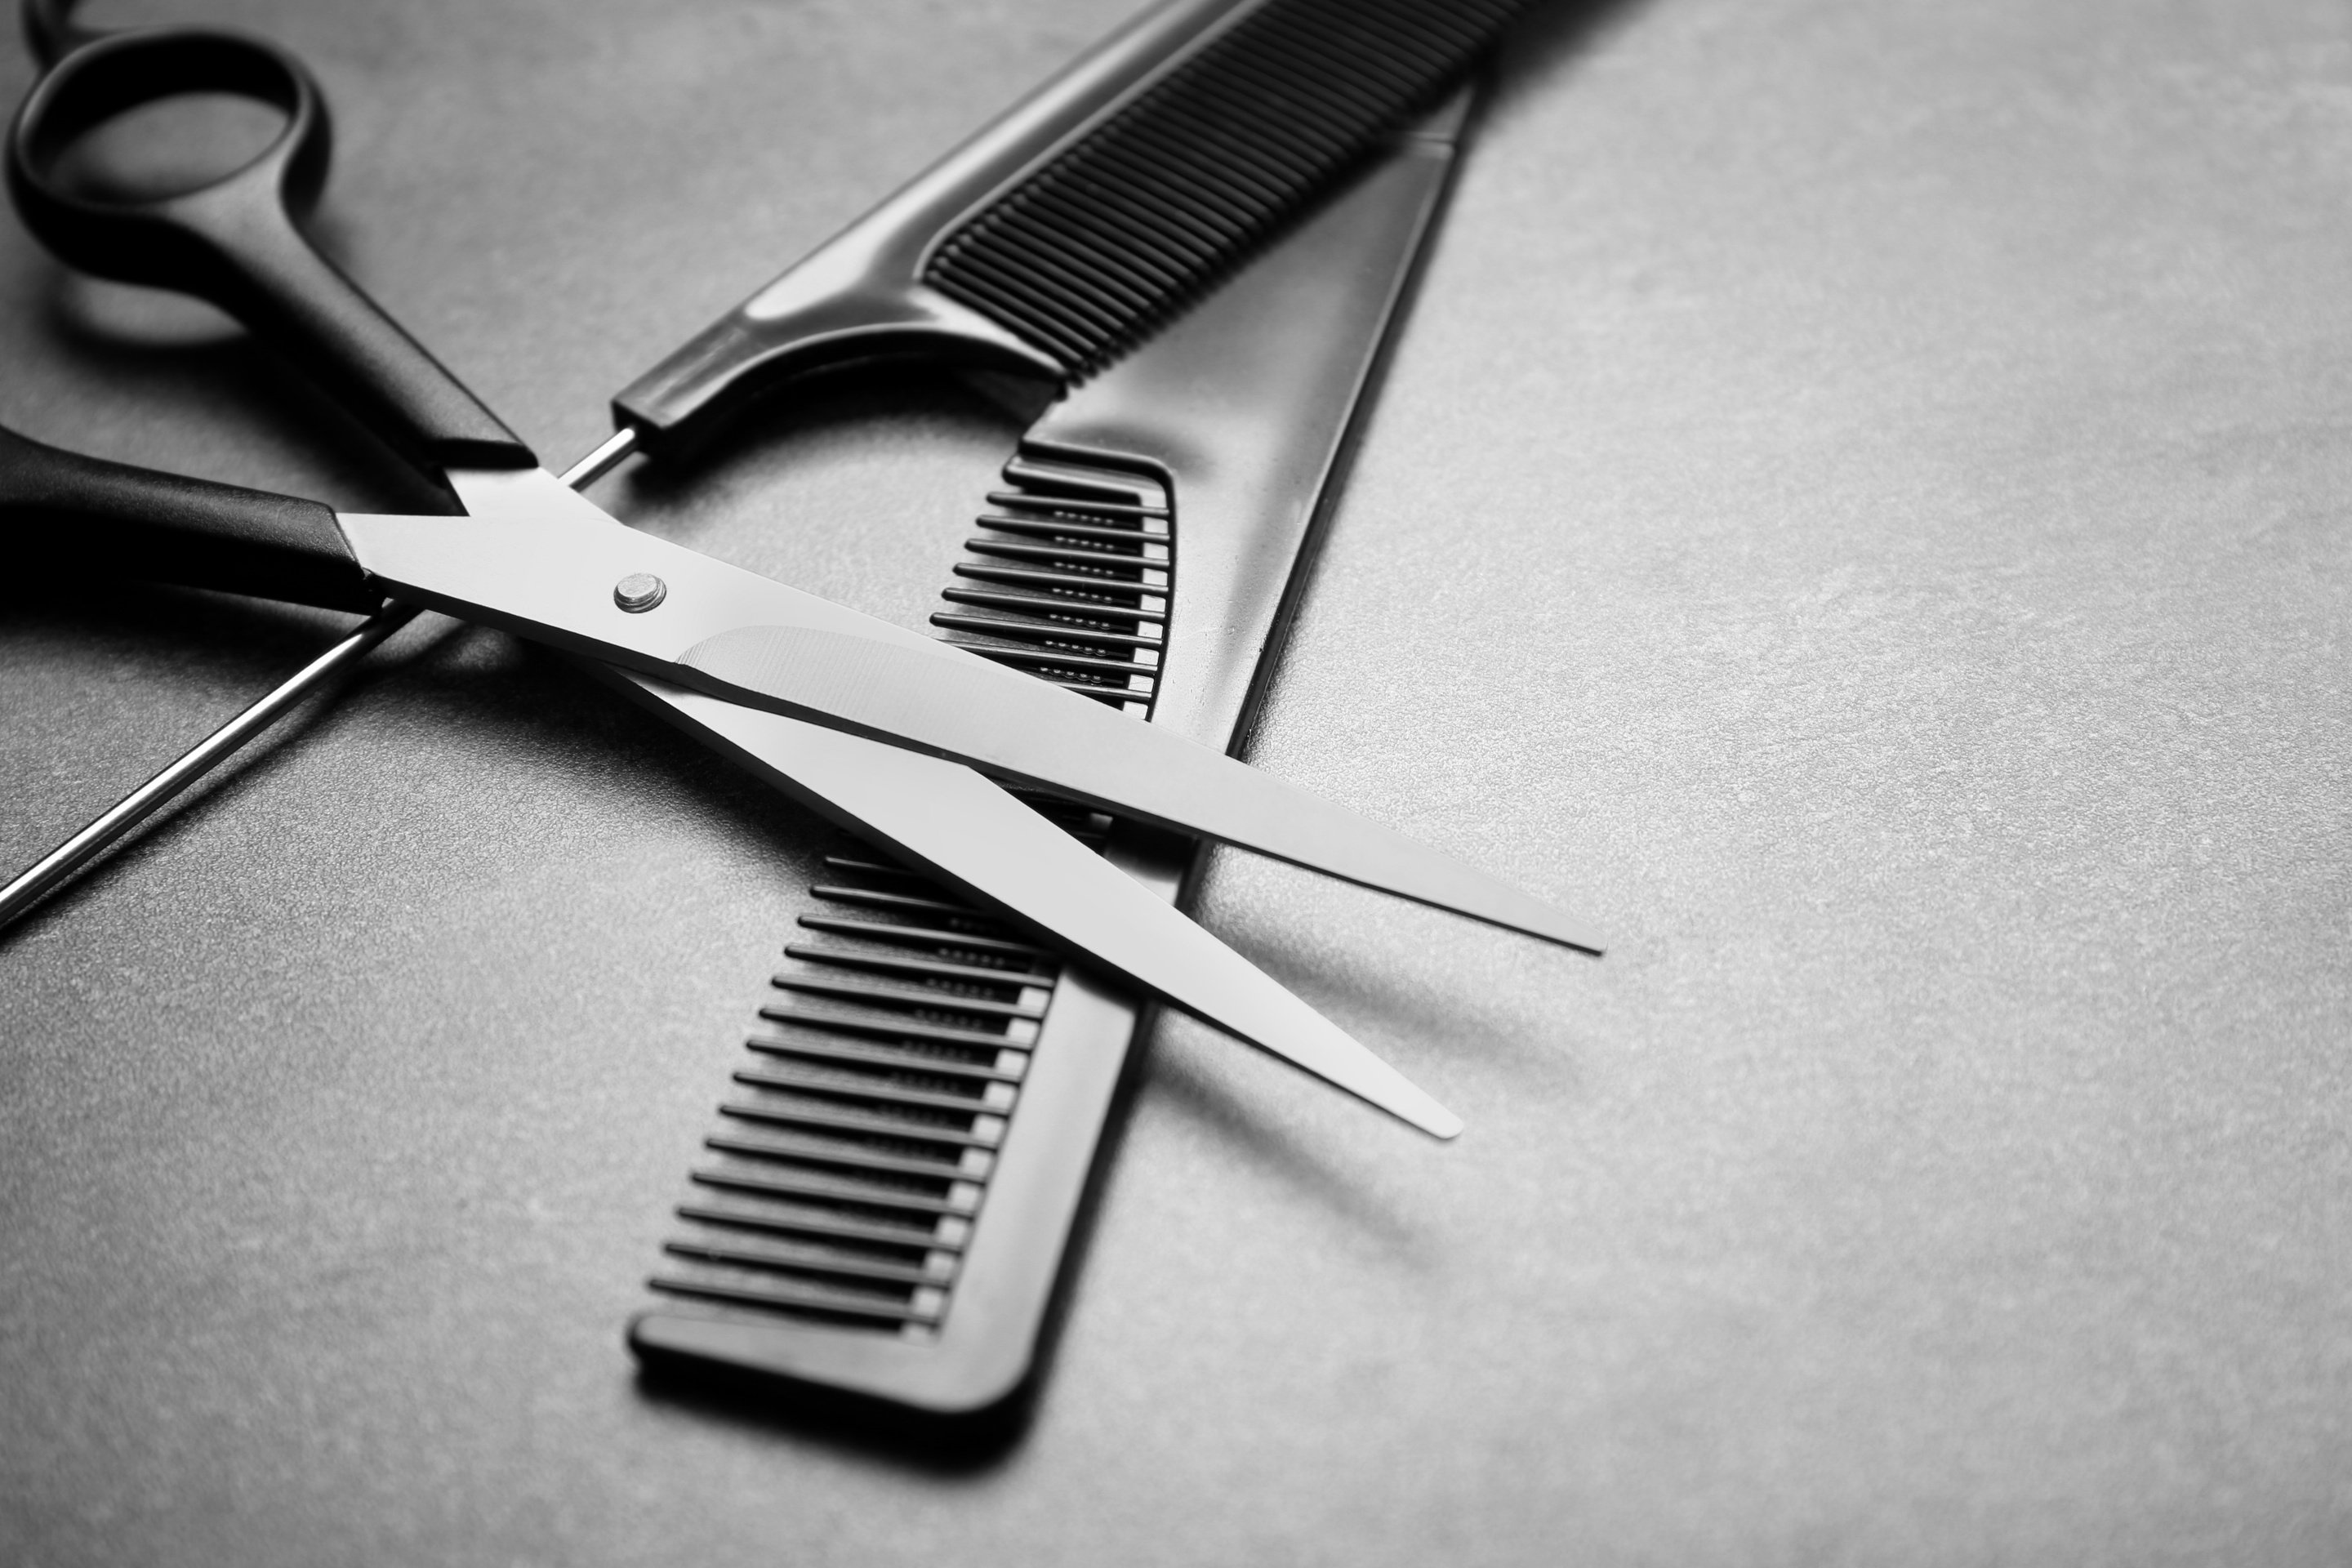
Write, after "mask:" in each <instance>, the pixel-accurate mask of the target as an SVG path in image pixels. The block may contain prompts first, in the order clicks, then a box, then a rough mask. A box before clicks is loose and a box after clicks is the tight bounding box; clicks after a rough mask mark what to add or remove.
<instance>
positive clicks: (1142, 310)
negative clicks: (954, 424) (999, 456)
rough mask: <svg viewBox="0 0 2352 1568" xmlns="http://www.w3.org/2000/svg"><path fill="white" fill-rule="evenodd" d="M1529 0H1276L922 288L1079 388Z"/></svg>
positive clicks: (1101, 127) (1044, 171) (1203, 52)
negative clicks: (1077, 380)
mask: <svg viewBox="0 0 2352 1568" xmlns="http://www.w3.org/2000/svg"><path fill="white" fill-rule="evenodd" d="M1524 3H1525V0H1453V3H1452V4H1444V5H1432V4H1429V3H1427V0H1270V3H1269V4H1266V5H1261V6H1259V7H1258V8H1256V9H1255V10H1253V11H1250V12H1248V13H1247V14H1245V15H1244V16H1241V17H1239V18H1238V19H1237V20H1236V21H1235V22H1234V24H1233V25H1232V26H1230V27H1228V28H1226V29H1224V30H1223V31H1222V32H1220V33H1218V34H1217V35H1216V36H1215V37H1213V38H1212V39H1210V40H1209V41H1208V42H1207V43H1206V44H1204V45H1203V46H1202V47H1201V48H1200V49H1199V50H1198V51H1197V52H1195V53H1193V54H1192V56H1191V57H1190V58H1187V59H1185V60H1184V62H1183V63H1182V64H1181V65H1180V66H1178V67H1176V68H1174V69H1173V70H1171V71H1170V72H1169V73H1168V74H1167V75H1166V76H1164V77H1162V78H1161V79H1160V80H1159V81H1158V82H1156V83H1155V84H1154V85H1153V86H1151V87H1150V88H1149V89H1146V90H1145V91H1143V92H1142V93H1141V94H1140V95H1139V96H1138V97H1137V98H1136V99H1135V100H1134V101H1133V102H1131V103H1129V104H1128V105H1127V106H1126V107H1124V108H1122V109H1120V110H1118V111H1117V112H1116V113H1114V114H1112V115H1111V116H1110V117H1109V118H1108V119H1107V120H1105V121H1102V122H1101V123H1100V124H1098V125H1097V127H1096V128H1095V129H1093V130H1091V131H1089V132H1087V133H1086V134H1085V135H1083V136H1082V137H1080V138H1079V139H1078V140H1077V141H1076V142H1075V143H1074V144H1072V145H1071V146H1069V147H1068V148H1067V149H1066V150H1065V151H1064V152H1062V153H1060V154H1059V155H1058V156H1056V157H1055V158H1054V159H1053V160H1052V161H1051V162H1049V163H1046V164H1045V166H1044V167H1042V168H1040V169H1037V170H1036V171H1035V172H1034V173H1032V174H1028V175H1027V176H1026V177H1024V179H1023V180H1022V181H1021V182H1020V183H1019V184H1016V185H1014V186H1013V188H1012V189H1011V190H1010V191H1008V192H1006V193H1005V194H1004V195H1002V196H999V197H998V198H996V199H995V200H994V201H992V203H990V204H989V205H988V206H987V208H986V209H985V210H983V211H982V212H981V213H980V214H979V215H978V216H975V217H972V218H971V219H969V220H968V221H966V222H965V223H964V224H962V225H961V226H960V227H958V228H957V229H956V230H955V231H954V232H953V233H951V234H950V235H949V237H948V238H947V242H946V243H945V244H944V245H942V246H940V248H939V250H938V251H937V253H936V254H934V255H933V256H932V257H931V258H930V259H929V262H927V263H926V264H925V266H924V268H923V272H922V277H923V281H924V282H926V283H929V285H930V286H931V287H932V288H934V289H938V290H939V291H940V293H942V294H945V295H947V296H948V297H949V298H950V299H951V300H961V302H963V303H964V304H967V305H970V306H971V307H972V308H973V309H974V310H979V311H980V312H982V314H983V315H987V316H990V317H992V318H993V319H994V320H996V321H999V322H1002V323H1003V325H1005V326H1007V327H1010V328H1011V329H1012V330H1013V331H1014V332H1015V333H1017V334H1019V335H1020V336H1021V337H1022V338H1024V340H1026V341H1027V342H1031V343H1034V344H1035V345H1036V346H1038V347H1039V348H1042V349H1044V350H1045V351H1046V352H1047V353H1051V354H1052V355H1053V356H1054V357H1055V359H1056V360H1057V361H1059V362H1060V363H1062V364H1063V365H1065V366H1066V367H1067V368H1068V369H1069V370H1070V371H1072V372H1073V373H1076V374H1085V373H1086V372H1087V371H1088V370H1090V369H1092V368H1094V367H1095V366H1096V365H1097V364H1099V363H1101V362H1102V361H1103V360H1104V359H1105V358H1107V357H1108V356H1109V355H1112V354H1115V353H1118V351H1119V350H1120V349H1122V348H1124V347H1126V346H1127V345H1128V344H1129V343H1130V342H1134V341H1135V339H1136V338H1137V337H1138V336H1139V335H1140V334H1141V333H1143V332H1144V331H1148V330H1149V329H1150V327H1151V326H1152V325H1153V324H1154V323H1155V322H1157V321H1159V320H1160V318H1161V317H1163V316H1164V315H1166V314H1167V313H1168V312H1169V311H1171V310H1173V309H1175V308H1177V307H1179V306H1181V304H1182V303H1183V302H1184V301H1185V300H1188V299H1190V298H1191V297H1192V295H1194V294H1195V293H1197V292H1199V291H1200V290H1201V289H1202V287H1204V286H1205V285H1207V284H1209V283H1211V282H1213V280H1214V279H1216V278H1218V277H1219V276H1221V275H1222V274H1223V272H1224V271H1225V269H1226V268H1229V267H1230V266H1231V265H1232V264H1233V263H1234V260H1235V259H1237V258H1240V257H1241V256H1243V255H1245V254H1246V253H1247V252H1248V251H1249V250H1251V249H1252V248H1254V247H1255V246H1256V245H1257V244H1258V243H1259V242H1260V241H1262V240H1263V239H1264V237H1265V235H1266V234H1267V233H1268V232H1269V231H1270V230H1272V229H1273V228H1274V227H1275V226H1276V225H1277V224H1278V223H1279V222H1280V221H1281V220H1282V219H1283V217H1284V216H1286V215H1287V214H1288V213H1290V212H1291V211H1292V210H1293V209H1295V208H1297V206H1299V205H1301V204H1303V203H1304V202H1306V201H1307V199H1308V198H1310V197H1311V196H1313V195H1315V194H1316V193H1317V192H1318V191H1320V190H1321V189H1323V188H1324V187H1325V186H1326V185H1327V184H1329V182H1330V181H1332V180H1333V179H1334V178H1336V177H1337V176H1339V174H1343V173H1345V172H1346V171H1347V170H1348V169H1349V168H1350V167H1351V166H1353V165H1354V163H1356V162H1357V161H1358V160H1359V159H1360V157H1361V156H1362V154H1363V152H1364V149H1365V148H1366V147H1367V146H1368V145H1370V142H1372V141H1373V140H1374V139H1375V138H1377V137H1379V136H1380V135H1381V134H1382V133H1383V132H1388V131H1391V130H1392V129H1394V128H1395V127H1396V125H1397V124H1398V123H1399V122H1400V121H1402V120H1403V119H1404V117H1405V116H1406V115H1407V114H1409V113H1410V112H1411V111H1412V110H1414V109H1416V108H1419V107H1422V106H1423V105H1424V104H1426V102H1427V101H1428V100H1429V99H1430V97H1431V95H1432V94H1433V92H1434V91H1436V90H1437V89H1439V88H1440V87H1442V86H1443V84H1444V83H1445V82H1447V81H1448V80H1450V79H1453V78H1454V76H1455V75H1456V74H1457V73H1458V72H1460V71H1461V70H1462V69H1463V68H1465V66H1467V65H1468V64H1469V62H1470V60H1471V58H1472V57H1473V56H1475V54H1476V53H1477V51H1478V50H1479V48H1480V47H1482V46H1484V45H1485V44H1486V41H1487V39H1488V38H1489V37H1492V36H1493V35H1494V33H1495V32H1496V29H1498V28H1499V27H1501V26H1502V25H1503V24H1504V23H1505V22H1507V21H1508V20H1509V19H1510V18H1511V17H1512V16H1514V15H1515V14H1516V13H1517V12H1518V11H1519V10H1520V9H1521V8H1522V5H1524Z"/></svg>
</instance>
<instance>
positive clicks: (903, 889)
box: [647, 457, 1173, 1342]
mask: <svg viewBox="0 0 2352 1568" xmlns="http://www.w3.org/2000/svg"><path fill="white" fill-rule="evenodd" d="M1004 478H1005V481H1006V487H1007V488H1005V489H1002V490H998V491H995V492H993V493H992V494H991V495H990V496H989V498H988V500H989V505H990V506H991V507H992V509H993V510H992V511H991V513H990V514H988V515H986V516H983V517H982V518H981V519H980V526H982V528H985V529H989V530H991V531H992V533H993V534H995V535H996V536H998V537H996V538H995V539H980V540H975V541H973V542H972V546H973V548H971V553H970V555H969V556H968V558H967V561H966V563H964V564H961V565H959V566H958V567H957V569H956V570H957V573H958V574H959V576H961V577H964V578H965V579H966V581H967V582H976V583H982V584H989V586H987V587H986V588H982V589H969V588H963V587H956V588H950V589H948V590H947V594H946V597H947V598H948V599H949V601H950V603H951V604H960V605H973V606H974V607H976V608H983V609H986V610H988V611H989V612H990V613H988V614H986V615H973V616H965V615H961V614H957V613H942V614H940V615H937V616H933V617H932V619H933V620H934V621H935V622H937V623H938V624H940V626H942V627H945V628H946V629H947V630H948V631H949V633H950V637H949V639H948V640H950V641H953V642H955V643H957V644H958V645H959V646H961V647H968V648H971V650H972V651H973V652H975V653H982V654H987V655H989V656H991V657H992V658H1000V659H1003V660H1004V661H1005V662H1008V663H1010V664H1012V665H1013V667H1014V668H1021V669H1025V670H1027V671H1029V672H1030V673H1032V674H1034V675H1037V676H1039V677H1040V678H1042V679H1047V680H1053V681H1056V682H1058V683H1059V684H1062V685H1065V686H1068V687H1072V688H1074V689H1078V690H1081V691H1084V692H1086V693H1087V695H1089V696H1093V697H1098V698H1101V699H1102V700H1105V701H1108V702H1110V703H1113V704H1115V705H1118V706H1121V707H1124V708H1126V709H1127V710H1129V711H1130V712H1133V713H1135V714H1137V715H1138V716H1139V717H1141V716H1147V715H1148V714H1149V713H1150V704H1151V698H1152V695H1153V689H1154V685H1155V683H1156V681H1157V679H1158V675H1159V664H1158V658H1157V654H1156V652H1155V651H1154V649H1156V647H1157V643H1158V640H1159V637H1160V632H1161V630H1162V629H1163V628H1164V626H1165V625H1166V622H1167V616H1168V595H1169V593H1170V586H1169V576H1170V571H1171V552H1172V550H1173V539H1172V535H1171V529H1172V525H1173V520H1172V517H1171V512H1172V508H1171V506H1170V505H1169V497H1168V492H1167V490H1166V489H1164V488H1163V487H1161V486H1160V485H1159V484H1158V483H1156V482H1154V481H1152V480H1150V479H1141V478H1139V477H1136V476H1131V475H1127V474H1121V473H1116V472H1112V471H1109V470H1107V469H1097V468H1078V467H1074V466H1072V465H1069V464H1066V463H1055V462H1045V461H1039V460H1036V459H1034V458H1028V457H1016V458H1013V461H1012V462H1010V463H1008V464H1006V465H1005V468H1004ZM1007 542H1010V543H1012V544H1017V545H1020V546H1024V547H1027V548H1028V549H1029V550H1030V551H1031V552H1032V553H1027V554H1023V553H1020V552H1013V553H1010V554H1008V553H1005V551H1004V545H1005V544H1006V543H1007ZM998 568H1003V569H1004V570H1007V571H1011V572H1017V573H1028V574H1032V575H1033V576H1034V578H1036V579H1037V580H1035V581H1031V580H1029V579H1027V578H1022V579H1018V580H1017V582H1018V585H1017V586H1016V587H1014V588H1013V589H1011V590H1009V591H1005V592H1003V593H1001V594H1000V593H999V591H998V589H997V588H996V587H995V586H994V584H995V583H996V582H997V581H1000V580H1003V579H992V578H990V577H988V576H986V575H984V574H976V573H985V572H987V571H992V570H996V569H998ZM1144 644H1150V645H1152V646H1151V647H1144V646H1142V645H1144ZM1014 793H1015V794H1018V795H1022V797H1023V798H1024V800H1027V801H1028V802H1029V803H1030V804H1031V805H1033V806H1034V807H1036V809H1037V810H1039V811H1040V812H1042V813H1044V814H1045V816H1048V817H1050V818H1051V819H1053V821H1054V822H1055V823H1056V824H1057V825H1058V826H1061V827H1062V828H1063V829H1064V831H1066V832H1067V833H1068V834H1069V835H1070V836H1071V837H1074V838H1076V839H1077V840H1078V841H1079V842H1080V843H1083V844H1086V845H1087V846H1089V847H1094V848H1100V847H1102V844H1103V842H1104V838H1105V836H1106V834H1107V832H1108V828H1109V826H1110V824H1109V819H1108V817H1105V816H1101V815H1099V814H1097V813H1094V812H1090V811H1088V810H1087V809H1085V808H1084V807H1082V806H1077V805H1072V804H1071V803H1069V802H1067V801H1062V800H1056V799H1054V798H1052V797H1050V796H1045V795H1034V794H1032V793H1030V792H1026V791H1018V790H1016V791H1015V792H1014ZM825 869H826V879H825V880H824V881H823V882H820V883H818V884H817V885H816V886H814V887H812V888H810V889H808V891H809V897H810V899H811V900H813V902H814V906H815V908H814V909H813V910H811V911H810V912H809V913H806V914H803V915H802V916H801V917H800V924H801V926H802V928H803V930H804V931H807V932H808V933H809V934H810V936H811V938H813V939H814V940H808V941H798V942H793V943H792V944H791V945H790V946H788V947H786V948H785V950H784V956H785V959H786V961H787V967H786V968H784V969H783V970H782V972H781V973H778V974H777V975H776V976H775V977H774V979H773V980H772V982H771V987H772V989H771V991H770V994H769V997H768V999H767V1000H766V1002H765V1003H764V1004H763V1005H761V1008H760V1032H759V1033H758V1034H756V1035H754V1036H752V1037H751V1038H750V1039H748V1040H746V1041H745V1042H744V1045H745V1047H746V1049H747V1050H748V1051H749V1052H750V1053H751V1056H750V1060H749V1062H748V1063H747V1065H745V1066H744V1067H742V1068H740V1069H739V1070H738V1071H737V1072H736V1073H735V1075H734V1089H733V1092H732V1093H731V1094H730V1096H729V1097H728V1099H727V1100H725V1101H724V1102H723V1103H722V1104H720V1105H719V1125H718V1127H716V1128H715V1129H714V1130H713V1131H711V1132H710V1134H709V1136H708V1137H706V1138H705V1140H704V1148H705V1149H706V1151H707V1152H708V1154H709V1158H708V1159H707V1160H706V1161H705V1163H703V1164H702V1165H701V1166H700V1167H698V1169H696V1170H695V1171H694V1172H693V1173H692V1175H691V1177H690V1180H691V1182H692V1183H693V1185H694V1188H695V1193H694V1195H693V1197H692V1198H691V1199H690V1200H689V1201H688V1202H687V1203H685V1204H682V1205H679V1207H678V1208H677V1222H678V1223H677V1226H676V1228H675V1229H673V1231H672V1232H671V1234H670V1236H669V1237H668V1239H667V1242H666V1243H665V1244H664V1246H663V1248H662V1250H663V1255H664V1258H663V1268H662V1270H661V1272H660V1273H658V1274H656V1275H655V1276H654V1277H653V1278H652V1279H649V1280H648V1281H647V1283H648V1284H649V1285H650V1286H651V1287H652V1288H653V1289H655V1290H656V1291H658V1292H660V1293H661V1294H662V1295H664V1296H667V1297H669V1298H672V1299H673V1300H680V1301H683V1302H691V1303H693V1304H694V1306H695V1308H696V1310H698V1312H700V1313H702V1314H704V1315H720V1316H724V1317H727V1318H730V1319H731V1320H733V1321H739V1322H741V1321H768V1322H780V1321H781V1322H793V1323H798V1324H801V1325H803V1326H808V1327H822V1328H825V1329H835V1330H848V1331H859V1332H864V1333H868V1334H870V1333H874V1332H877V1331H878V1332H881V1333H885V1334H891V1335H895V1336H897V1337H898V1338H901V1339H906V1340H911V1341H916V1342H937V1340H938V1338H939V1336H940V1333H941V1332H942V1331H943V1329H944V1327H945V1325H946V1322H947V1320H948V1317H949V1315H950V1310H951V1309H952V1307H953V1305H954V1300H955V1294H956V1288H957V1285H958V1282H959V1280H960V1279H961V1276H962V1273H963V1269H964V1265H965V1260H966V1258H967V1256H968V1254H969V1252H970V1249H971V1246H972V1239H973V1236H974V1234H975V1231H976V1229H977V1227H979V1226H984V1225H986V1224H988V1214H987V1206H988V1195H989V1192H990V1189H991V1186H992V1178H993V1177H994V1175H995V1174H996V1166H997V1163H998V1161H999V1159H1000V1153H1001V1151H1002V1149H1003V1144H1004V1141H1005V1139H1006V1138H1007V1137H1008V1136H1011V1135H1012V1128H1013V1124H1014V1123H1013V1117H1014V1114H1015V1112H1016V1110H1018V1109H1019V1108H1020V1106H1021V1104H1022V1101H1023V1099H1024V1094H1025V1092H1026V1085H1027V1080H1028V1079H1029V1076H1030V1074H1029V1067H1030V1061H1031V1058H1032V1056H1033V1054H1034V1051H1035V1049H1036V1047H1037V1044H1038V1040H1039V1037H1040V1034H1041V1031H1042V1027H1043V1025H1044V1022H1045V1015H1046V1012H1047V1010H1048V1009H1049V1007H1050V1006H1051V1005H1052V1002H1053V997H1054V995H1055V989H1056V987H1057V985H1058V984H1059V982H1060V965H1059V963H1058V962H1057V961H1056V960H1055V958H1054V957H1053V956H1052V955H1051V954H1049V953H1046V952H1043V951H1041V950H1040V949H1038V948H1036V947H1034V946H1033V945H1032V944H1030V943H1029V942H1024V941H1022V940H1020V939H1019V936H1018V933H1016V932H1014V931H1010V930H1008V929H1007V928H1005V927H1004V926H1003V924H1001V923H1000V922H999V921H996V920H995V919H994V918H993V917H992V916H991V915H989V914H987V913H985V912H984V911H982V910H977V909H974V908H973V907H971V905H970V904H968V903H966V902H965V901H964V900H962V899H961V898H960V897H958V896H957V895H956V894H954V893H952V892H950V891H948V890H947V889H942V888H940V887H939V886H938V885H937V884H935V883H933V882H932V881H930V880H929V879H928V878H926V877H924V876H922V875H920V874H919V873H917V872H913V871H909V870H907V869H906V868H903V867H899V866H896V865H893V864H891V863H890V862H888V861H887V860H886V859H884V858H880V857H878V856H877V855H876V854H874V852H872V851H870V850H866V849H865V848H863V847H860V848H859V849H858V850H857V851H856V852H855V853H851V854H841V855H829V856H827V857H826V858H825ZM820 911H822V912H820ZM1052 1115H1053V1113H1052V1112H1051V1111H1049V1110H1037V1111H1034V1112H1033V1114H1032V1115H1031V1116H1030V1118H1029V1121H1028V1123H1027V1124H1026V1125H1027V1126H1028V1128H1029V1131H1027V1134H1026V1136H1027V1137H1028V1138H1030V1139H1031V1140H1036V1139H1045V1138H1055V1137H1069V1136H1071V1135H1073V1134H1075V1133H1077V1132H1079V1131H1084V1130H1082V1129H1077V1128H1073V1127H1069V1126H1066V1125H1057V1124H1056V1123H1055V1121H1053V1120H1052V1119H1051V1117H1052ZM1001 1223H1003V1224H1008V1225H1009V1224H1017V1223H1020V1221H1019V1220H1018V1219H1017V1218H1013V1219H1007V1220H1004V1221H1002V1222H1001ZM1057 1253H1058V1249H1052V1250H1050V1251H1049V1252H1048V1253H1047V1254H1046V1257H1047V1260H1048V1261H1049V1262H1050V1261H1051V1260H1052V1258H1054V1257H1055V1256H1056V1255H1057Z"/></svg>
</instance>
